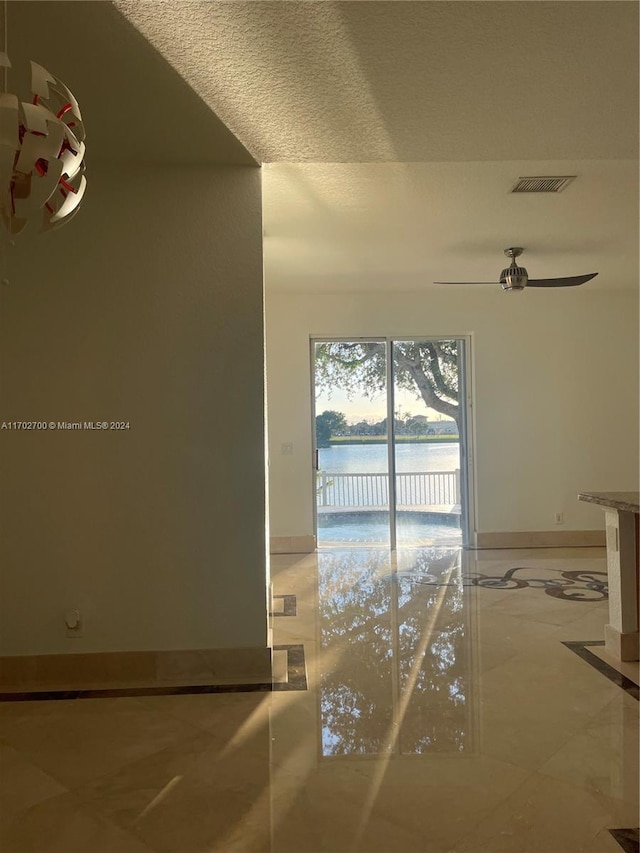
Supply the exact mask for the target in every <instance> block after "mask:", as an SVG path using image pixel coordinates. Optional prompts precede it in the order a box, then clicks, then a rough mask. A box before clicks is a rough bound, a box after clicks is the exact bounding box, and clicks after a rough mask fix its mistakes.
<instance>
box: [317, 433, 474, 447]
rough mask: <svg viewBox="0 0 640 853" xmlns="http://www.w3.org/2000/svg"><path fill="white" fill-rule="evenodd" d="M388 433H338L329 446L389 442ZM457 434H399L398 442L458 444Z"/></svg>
mask: <svg viewBox="0 0 640 853" xmlns="http://www.w3.org/2000/svg"><path fill="white" fill-rule="evenodd" d="M387 441H388V439H387V436H386V435H337V436H335V437H334V438H332V439H331V440H330V443H329V444H328V445H325V448H327V447H340V446H342V445H345V444H349V445H351V444H387ZM459 441H460V438H459V436H457V435H417V436H416V435H397V436H396V444H444V443H450V444H458V443H459Z"/></svg>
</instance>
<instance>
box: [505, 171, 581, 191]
mask: <svg viewBox="0 0 640 853" xmlns="http://www.w3.org/2000/svg"><path fill="white" fill-rule="evenodd" d="M575 177H576V176H575V175H560V176H558V175H537V176H536V177H531V178H518V180H517V181H516V183H515V185H514V187H513V189H512V190H511V192H512V193H559V192H562V190H563V189H564V188H565V187H566V186H568V185H569V184H570V183H571V181H573V180H574V179H575Z"/></svg>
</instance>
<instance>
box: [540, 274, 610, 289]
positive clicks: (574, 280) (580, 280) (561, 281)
mask: <svg viewBox="0 0 640 853" xmlns="http://www.w3.org/2000/svg"><path fill="white" fill-rule="evenodd" d="M597 275H598V273H597V272H592V273H589V274H588V275H573V276H568V277H566V278H530V279H529V281H528V282H527V287H575V286H576V285H578V284H584V283H585V281H591V279H592V278H595V277H596V276H597Z"/></svg>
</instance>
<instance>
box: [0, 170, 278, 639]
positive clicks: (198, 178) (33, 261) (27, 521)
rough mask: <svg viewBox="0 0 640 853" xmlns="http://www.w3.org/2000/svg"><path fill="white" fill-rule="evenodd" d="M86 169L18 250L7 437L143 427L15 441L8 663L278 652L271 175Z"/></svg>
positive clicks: (2, 411)
mask: <svg viewBox="0 0 640 853" xmlns="http://www.w3.org/2000/svg"><path fill="white" fill-rule="evenodd" d="M89 165H90V171H89V174H88V177H89V187H88V190H87V195H86V197H85V201H84V202H83V207H82V209H81V211H80V212H79V214H78V216H77V217H76V219H75V220H74V221H73V222H71V223H70V224H68V225H67V226H65V227H64V228H63V229H61V230H60V231H58V232H56V233H53V234H46V235H42V236H38V237H37V238H35V239H33V240H30V241H28V240H25V241H21V240H19V241H18V244H17V245H16V247H15V249H12V250H11V252H10V256H9V261H8V262H9V278H10V279H11V283H10V285H9V286H8V287H5V288H3V290H2V294H1V299H2V303H1V308H2V310H1V314H2V401H1V407H0V421H14V420H16V421H17V420H43V421H46V422H48V421H63V420H64V421H98V420H100V421H102V420H104V421H114V420H118V421H129V422H130V424H131V428H130V430H128V431H122V432H111V431H107V432H95V431H94V432H90V431H82V432H71V431H69V432H63V431H57V430H56V431H43V432H40V431H38V432H10V431H6V430H5V431H0V448H1V452H2V460H1V465H2V495H1V497H2V511H1V517H2V524H3V532H2V563H3V594H2V600H1V605H0V606H1V611H0V624H1V631H2V636H1V641H2V647H1V650H2V653H3V654H45V653H58V652H84V651H111V650H143V649H148V650H149V649H158V650H163V649H185V648H230V647H249V646H262V647H264V646H265V645H266V637H267V633H266V631H267V628H266V595H265V588H266V580H265V546H264V537H265V534H264V443H263V380H264V376H263V318H262V293H263V287H262V250H261V198H260V171H259V169H257V168H253V167H245V166H207V167H202V168H195V167H194V168H191V169H189V168H175V167H172V166H167V165H165V166H158V167H126V168H125V167H122V166H120V167H114V168H113V169H103V170H100V169H99V168H97V167H96V166H95V165H93V166H91V164H89ZM70 607H80V609H81V610H82V614H83V617H84V636H83V637H82V638H77V639H73V640H69V639H67V638H66V637H65V631H64V625H63V613H64V611H65V609H66V608H70Z"/></svg>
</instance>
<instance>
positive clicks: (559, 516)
mask: <svg viewBox="0 0 640 853" xmlns="http://www.w3.org/2000/svg"><path fill="white" fill-rule="evenodd" d="M555 520H556V524H564V513H563V512H557V513H556V514H555Z"/></svg>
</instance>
